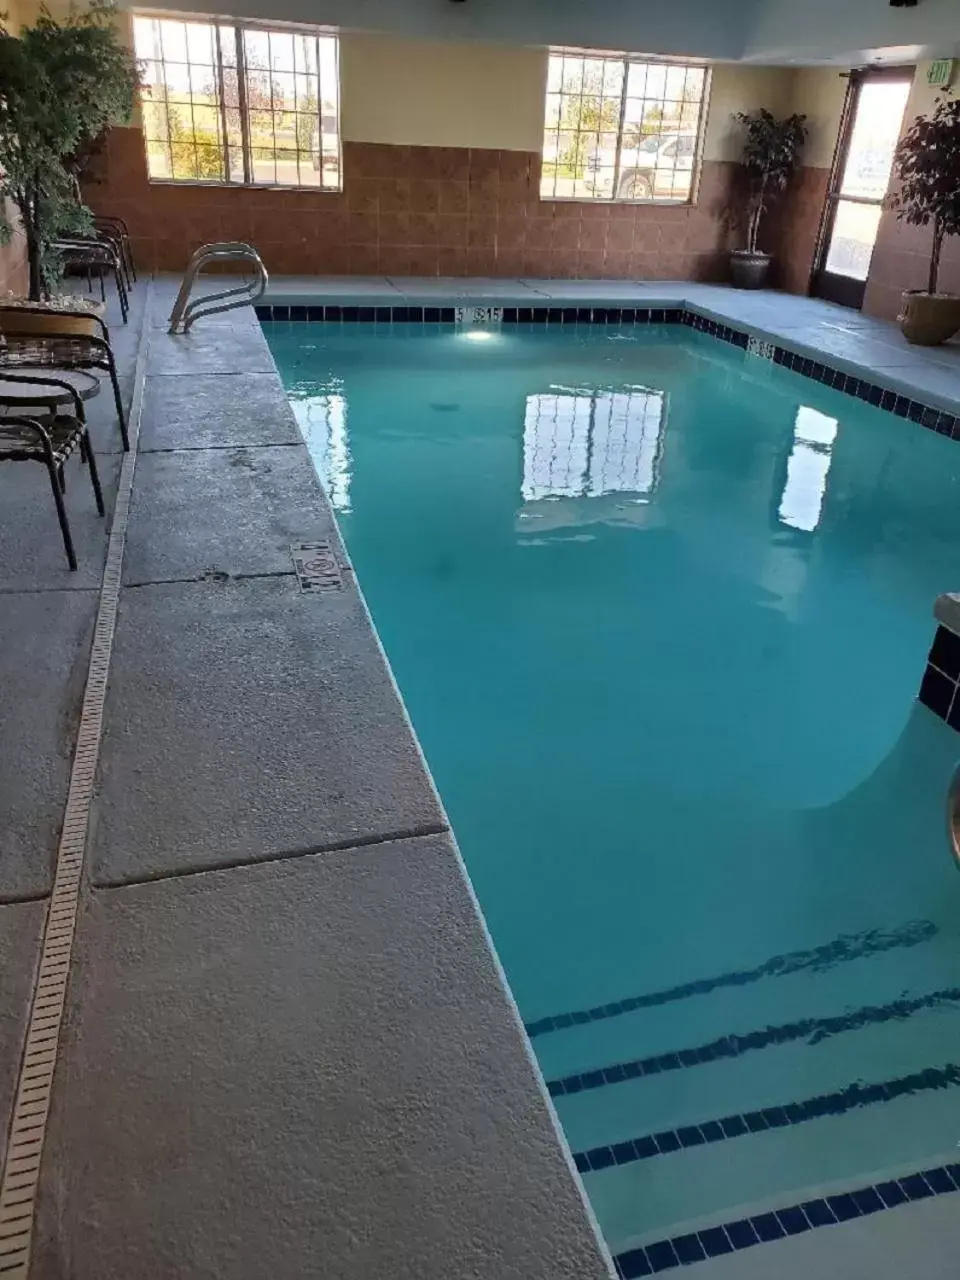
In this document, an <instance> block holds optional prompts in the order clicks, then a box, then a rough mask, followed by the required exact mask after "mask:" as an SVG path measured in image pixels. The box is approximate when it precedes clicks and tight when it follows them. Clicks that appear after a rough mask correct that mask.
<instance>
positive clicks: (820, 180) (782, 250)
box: [767, 167, 830, 293]
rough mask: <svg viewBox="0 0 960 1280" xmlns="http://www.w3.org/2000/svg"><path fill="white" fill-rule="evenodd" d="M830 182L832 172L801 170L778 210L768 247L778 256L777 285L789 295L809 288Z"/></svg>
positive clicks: (827, 170) (826, 170) (803, 291)
mask: <svg viewBox="0 0 960 1280" xmlns="http://www.w3.org/2000/svg"><path fill="white" fill-rule="evenodd" d="M829 181H830V170H829V169H818V168H813V167H810V168H804V169H801V170H800V172H799V173H798V174H797V176H796V178H795V179H794V181H793V183H792V184H791V186H790V190H789V191H788V193H787V195H786V197H785V198H784V200H783V202H782V203H781V205H780V206H779V208H778V210H777V213H776V217H775V224H774V226H773V227H772V228H771V235H770V237H769V240H768V242H767V243H768V245H769V248H770V251H771V252H772V253H774V254H776V269H775V277H774V278H775V283H776V285H777V286H778V288H780V289H786V290H787V291H788V292H789V293H806V292H807V290H808V288H809V285H810V276H811V273H812V271H813V259H814V255H815V253H816V250H817V235H818V233H819V230H820V217H821V215H822V212H823V204H824V201H825V200H826V197H827V186H828V185H829Z"/></svg>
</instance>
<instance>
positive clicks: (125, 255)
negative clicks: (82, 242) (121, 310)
mask: <svg viewBox="0 0 960 1280" xmlns="http://www.w3.org/2000/svg"><path fill="white" fill-rule="evenodd" d="M93 225H94V229H95V230H96V231H97V233H98V234H99V235H102V236H105V237H106V238H107V239H108V240H110V241H111V242H112V243H113V244H114V245H116V247H117V249H118V251H119V256H120V261H121V263H122V264H123V269H124V275H125V276H126V280H127V292H128V293H129V291H130V290H131V289H132V288H133V286H134V285H135V284H136V282H137V264H136V262H135V261H134V257H133V244H132V243H131V240H130V231H129V228H128V227H127V224H126V223H125V222H124V220H123V218H114V217H113V216H112V215H109V214H97V216H96V217H95V218H94V220H93Z"/></svg>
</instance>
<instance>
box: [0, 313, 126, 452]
mask: <svg viewBox="0 0 960 1280" xmlns="http://www.w3.org/2000/svg"><path fill="white" fill-rule="evenodd" d="M51 317H53V318H54V319H55V321H56V329H55V330H53V331H52V330H51V323H52V321H51ZM92 330H96V332H91V331H92ZM18 366H20V367H31V368H36V367H38V366H40V367H50V368H52V369H99V370H102V371H103V372H104V373H106V374H107V375H108V376H109V378H110V385H111V387H112V388H113V400H114V404H115V405H116V407H117V418H118V420H119V423H120V436H121V438H122V440H123V448H124V452H126V451H127V450H128V449H129V448H130V439H129V436H128V434H127V418H126V414H125V413H124V409H123V396H122V395H121V393H120V381H119V378H118V377H117V365H116V360H115V359H114V355H113V349H112V348H111V346H110V335H109V332H108V330H107V326H106V325H105V324H104V322H103V321H102V320H101V319H100V317H99V316H95V315H92V314H91V313H89V312H77V313H76V314H71V313H69V312H65V311H59V310H57V309H56V308H55V307H4V306H3V305H2V304H0V376H2V375H3V374H4V373H5V371H6V370H14V371H15V370H16V369H17V367H18Z"/></svg>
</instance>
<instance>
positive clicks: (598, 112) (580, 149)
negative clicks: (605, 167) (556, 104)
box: [559, 95, 620, 178]
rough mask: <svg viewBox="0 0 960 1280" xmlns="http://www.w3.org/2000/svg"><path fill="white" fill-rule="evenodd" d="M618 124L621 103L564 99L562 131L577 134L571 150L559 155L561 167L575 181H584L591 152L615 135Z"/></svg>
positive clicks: (589, 99) (596, 98) (587, 98)
mask: <svg viewBox="0 0 960 1280" xmlns="http://www.w3.org/2000/svg"><path fill="white" fill-rule="evenodd" d="M619 124H620V103H619V102H614V101H613V100H612V99H610V98H601V97H599V96H598V95H594V96H589V97H583V98H567V99H565V103H564V113H563V119H562V121H561V124H560V127H561V129H570V130H576V132H575V133H574V135H573V139H572V141H571V142H570V144H569V146H567V147H565V148H564V150H563V151H562V152H561V153H560V156H559V160H560V163H561V164H562V165H563V166H564V168H565V169H567V170H568V171H569V173H570V174H572V176H573V177H574V178H582V177H583V175H584V171H585V168H586V163H587V157H588V156H589V154H590V153H591V151H594V150H595V149H596V148H597V147H598V146H599V147H601V148H602V147H603V145H604V136H603V135H604V134H610V133H613V134H616V132H617V128H618V126H619Z"/></svg>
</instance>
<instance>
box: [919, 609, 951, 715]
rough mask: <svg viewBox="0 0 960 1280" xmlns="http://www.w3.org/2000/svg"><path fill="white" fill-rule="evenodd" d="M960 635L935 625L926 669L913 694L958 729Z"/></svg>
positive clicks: (947, 628)
mask: <svg viewBox="0 0 960 1280" xmlns="http://www.w3.org/2000/svg"><path fill="white" fill-rule="evenodd" d="M958 686H960V636H957V635H954V633H953V632H952V631H951V630H950V629H949V627H944V626H942V625H941V626H938V627H937V633H936V635H935V636H934V637H933V644H932V645H931V646H930V653H929V655H928V657H927V665H926V669H925V670H924V673H923V679H922V680H921V682H920V692H919V694H918V695H917V696H918V697H919V699H920V701H921V702H922V703H923V705H924V706H925V707H928V708H929V710H931V711H932V712H933V713H934V715H937V716H939V717H940V719H941V720H945V721H946V722H947V724H948V725H949V726H950V728H951V729H958V730H960V698H958V697H957V688H958Z"/></svg>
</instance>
